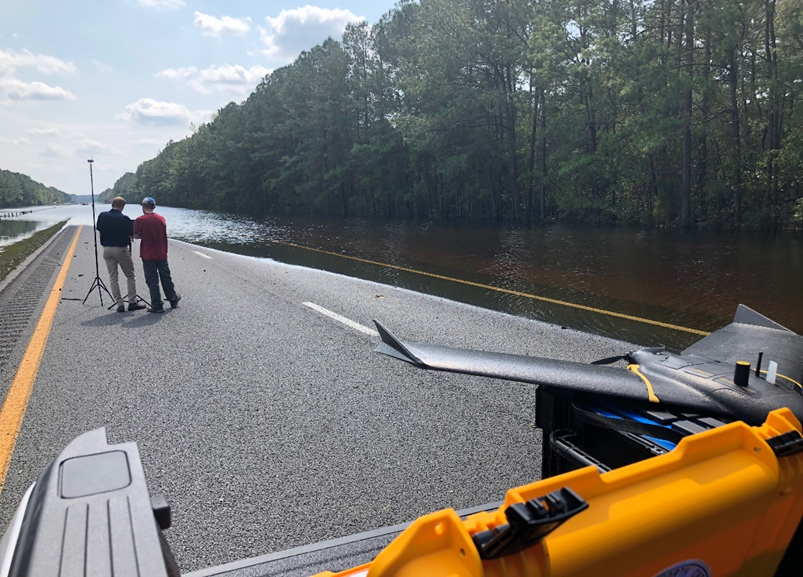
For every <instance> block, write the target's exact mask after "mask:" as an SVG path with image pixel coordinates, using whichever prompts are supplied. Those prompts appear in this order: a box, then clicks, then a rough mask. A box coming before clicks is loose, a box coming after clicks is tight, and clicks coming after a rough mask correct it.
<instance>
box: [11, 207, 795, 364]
mask: <svg viewBox="0 0 803 577" xmlns="http://www.w3.org/2000/svg"><path fill="white" fill-rule="evenodd" d="M137 209H138V207H126V214H129V216H136V215H137ZM102 210H108V206H107V205H98V207H97V211H98V212H100V211H102ZM157 211H158V212H160V213H162V214H163V215H165V217H166V218H167V221H168V234H169V235H170V236H171V237H172V238H177V239H180V240H186V241H188V242H193V243H196V244H201V245H205V246H209V247H212V248H216V249H219V250H225V251H229V252H236V253H241V254H247V255H251V256H257V257H268V258H273V259H275V260H278V261H281V262H286V263H290V264H297V265H302V266H309V267H314V268H319V269H323V270H329V271H333V272H337V273H341V274H345V275H349V276H354V277H358V278H364V279H367V280H373V281H377V282H380V283H384V284H389V285H393V286H398V287H403V288H408V289H411V290H415V291H420V292H424V293H428V294H433V295H437V296H441V297H445V298H449V299H453V300H457V301H461V302H465V303H469V304H473V305H477V306H482V307H485V308H490V309H494V310H498V311H502V312H506V313H511V314H515V315H520V316H525V317H528V318H535V319H540V320H544V321H548V322H551V323H556V324H559V325H562V326H566V327H571V328H576V329H580V330H585V331H588V332H592V333H596V334H600V335H605V336H611V337H615V338H620V339H624V340H627V341H630V342H633V343H636V344H639V345H658V344H663V345H666V346H668V347H670V348H671V349H674V350H680V349H683V348H685V347H686V346H688V345H690V344H691V343H693V342H695V341H696V340H698V339H699V338H701V337H700V336H699V335H695V334H691V333H688V332H685V331H682V330H675V329H668V328H662V327H657V326H654V325H650V324H647V323H643V322H637V321H631V320H625V319H621V318H617V317H614V316H610V315H606V314H600V313H593V312H589V311H585V310H581V309H578V308H574V307H572V306H565V305H557V304H552V303H547V302H543V301H540V300H536V299H533V298H528V297H527V296H522V295H514V294H509V293H502V292H498V291H494V290H491V289H489V288H481V287H478V286H471V285H467V284H463V283H461V282H457V281H468V282H472V283H477V284H480V285H486V286H488V287H497V288H502V289H507V290H511V291H515V292H518V293H526V294H529V295H536V296H541V297H547V298H551V299H556V300H560V301H564V302H567V303H571V304H575V305H583V306H587V307H593V308H596V309H604V310H607V311H612V312H615V313H620V314H625V315H631V316H635V317H641V318H644V319H649V320H653V321H658V322H662V323H668V324H672V325H678V326H680V327H687V328H691V329H697V330H702V331H713V330H716V329H717V328H719V327H722V326H724V325H725V324H727V323H728V322H729V321H730V320H731V319H732V318H733V313H734V312H735V310H736V306H737V305H738V304H739V303H743V304H746V305H747V306H749V307H751V308H753V309H755V310H757V311H759V312H760V313H762V314H764V315H767V316H769V317H770V318H772V319H774V320H776V321H777V322H779V323H781V324H783V325H785V326H787V327H789V328H790V329H792V330H794V331H796V332H798V333H803V304H801V287H803V236H801V235H782V236H774V237H765V236H759V235H752V234H732V233H715V232H698V231H693V232H690V233H685V234H684V233H682V232H680V231H676V230H639V229H626V228H588V227H572V226H566V225H559V224H554V225H549V226H544V227H540V226H539V227H533V228H529V229H527V228H511V227H500V226H490V225H480V224H459V225H455V224H440V223H431V222H429V223H412V222H405V221H394V222H386V221H378V222H374V221H365V220H357V219H346V220H343V219H327V218H267V219H254V218H248V217H243V216H236V215H227V214H219V213H210V212H203V211H191V210H184V209H174V208H166V207H160V208H159V209H158V210H157ZM65 218H70V219H71V221H70V222H71V223H73V224H84V225H90V226H91V223H92V212H91V207H88V206H76V207H60V208H58V209H55V210H48V211H44V212H41V213H38V214H34V215H31V216H30V219H31V220H36V221H37V227H38V228H45V227H46V226H49V224H52V222H58V221H60V220H64V219H65ZM26 220H27V218H26ZM6 222H7V224H8V225H9V226H11V227H14V231H15V232H24V234H30V233H31V232H32V230H31V227H30V226H29V225H28V224H24V225H23V224H19V225H13V224H11V223H9V222H8V221H6ZM16 229H20V230H16ZM23 229H24V230H23ZM5 234H9V233H8V232H6V233H5ZM12 234H13V233H12ZM277 241H278V242H277ZM280 243H291V244H294V245H299V246H297V247H293V246H288V245H287V244H280ZM301 247H305V248H301ZM310 249H318V250H323V251H328V252H330V253H336V254H337V255H340V256H335V255H332V254H324V253H321V252H316V251H313V250H310ZM355 258H359V259H365V260H370V261H376V262H378V263H384V264H385V265H393V266H397V267H403V268H407V269H413V270H416V271H421V272H423V273H429V274H437V275H441V276H443V277H450V278H453V279H456V280H445V279H440V278H433V277H431V276H425V275H424V274H417V273H414V272H405V271H401V270H399V269H397V268H390V267H388V266H381V265H377V264H370V263H366V262H362V261H358V260H354V259H355ZM378 290H380V289H378ZM422 322H424V321H423V320H422ZM426 322H432V321H431V320H430V321H426Z"/></svg>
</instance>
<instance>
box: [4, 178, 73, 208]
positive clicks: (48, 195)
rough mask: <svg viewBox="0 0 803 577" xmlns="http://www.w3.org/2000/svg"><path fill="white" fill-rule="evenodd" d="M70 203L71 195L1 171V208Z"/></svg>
mask: <svg viewBox="0 0 803 577" xmlns="http://www.w3.org/2000/svg"><path fill="white" fill-rule="evenodd" d="M64 202H70V195H69V194H67V193H66V192H62V191H60V190H58V189H56V188H53V187H52V186H45V185H44V184H42V183H41V182H36V181H35V180H32V179H31V177H29V176H26V175H24V174H20V173H18V172H11V171H10V170H2V169H0V208H9V207H21V206H40V205H43V204H53V203H59V204H61V203H64Z"/></svg>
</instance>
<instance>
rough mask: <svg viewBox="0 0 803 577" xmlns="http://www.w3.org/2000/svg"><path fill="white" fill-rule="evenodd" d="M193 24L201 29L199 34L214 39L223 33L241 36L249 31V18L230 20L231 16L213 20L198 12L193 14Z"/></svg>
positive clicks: (211, 17)
mask: <svg viewBox="0 0 803 577" xmlns="http://www.w3.org/2000/svg"><path fill="white" fill-rule="evenodd" d="M193 23H194V24H195V27H196V28H200V29H201V34H203V35H204V36H212V37H214V38H220V37H221V35H223V33H228V34H234V35H236V36H242V35H243V34H245V33H246V32H248V31H249V30H250V29H251V18H232V17H231V16H223V17H221V18H215V17H214V16H210V15H208V14H202V13H200V12H196V13H195V20H194V21H193Z"/></svg>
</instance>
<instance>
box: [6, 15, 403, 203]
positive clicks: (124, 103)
mask: <svg viewBox="0 0 803 577" xmlns="http://www.w3.org/2000/svg"><path fill="white" fill-rule="evenodd" d="M394 6H395V0H374V1H369V0H312V2H311V3H309V4H307V3H305V2H293V1H292V0H274V1H270V2H258V1H253V0H252V1H245V0H228V1H226V2H213V1H209V0H95V1H87V0H72V1H70V0H0V168H2V169H5V170H11V171H14V172H20V173H23V174H27V175H28V176H30V177H31V178H33V179H34V180H37V181H39V182H41V183H43V184H45V185H47V186H55V187H56V188H59V189H61V190H63V191H64V192H67V193H70V194H89V191H90V179H89V167H88V166H89V165H88V164H87V162H86V161H87V160H88V159H89V158H93V159H94V161H95V162H94V164H93V174H94V182H95V193H96V194H97V193H100V192H101V191H103V190H105V189H106V188H109V187H111V186H112V185H113V184H114V182H115V181H116V180H117V179H118V178H119V177H120V176H122V175H123V174H124V173H125V172H128V171H134V170H136V168H137V166H138V165H139V164H140V163H141V162H142V161H144V160H147V159H150V158H153V157H154V156H156V154H157V153H158V152H159V150H161V149H162V148H163V147H164V145H165V143H166V142H167V141H168V140H170V139H173V140H180V139H182V138H184V137H185V136H187V135H188V134H190V133H191V130H190V123H194V124H196V125H197V124H200V123H203V122H207V121H208V120H209V119H210V115H211V114H213V113H214V112H216V111H217V110H219V109H220V108H222V107H224V106H225V105H226V104H228V103H229V102H231V101H234V102H241V101H242V100H244V99H245V98H246V97H247V96H248V94H249V93H250V92H251V91H252V90H253V89H254V87H255V86H256V85H257V84H258V83H259V82H260V80H261V79H262V78H263V77H264V75H265V74H268V73H269V72H270V71H272V70H274V69H276V68H278V67H280V66H283V65H285V64H288V63H290V62H292V61H293V60H294V59H295V58H296V57H297V56H298V54H299V53H300V52H301V51H302V50H306V49H309V48H312V47H313V46H315V45H316V44H320V43H321V42H323V40H325V39H326V37H328V36H332V37H333V38H336V39H338V40H340V38H341V35H342V33H343V30H344V29H345V26H346V23H347V22H349V21H359V20H365V21H367V22H368V23H369V24H374V23H376V22H377V21H378V20H379V19H380V17H381V16H382V15H383V14H385V13H386V12H388V11H390V10H392V9H393V8H394Z"/></svg>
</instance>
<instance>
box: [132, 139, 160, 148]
mask: <svg viewBox="0 0 803 577" xmlns="http://www.w3.org/2000/svg"><path fill="white" fill-rule="evenodd" d="M134 144H136V145H137V146H161V145H162V144H164V141H163V140H160V139H158V138H143V139H141V140H137V141H136V142H135V143H134Z"/></svg>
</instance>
